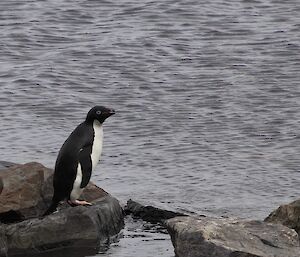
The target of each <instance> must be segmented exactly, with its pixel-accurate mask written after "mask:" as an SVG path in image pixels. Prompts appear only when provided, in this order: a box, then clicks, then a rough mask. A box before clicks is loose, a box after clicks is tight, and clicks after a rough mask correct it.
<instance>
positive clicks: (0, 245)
mask: <svg viewBox="0 0 300 257" xmlns="http://www.w3.org/2000/svg"><path fill="white" fill-rule="evenodd" d="M0 256H1V257H2V256H3V257H6V256H7V244H6V237H5V233H4V228H3V227H1V226H0Z"/></svg>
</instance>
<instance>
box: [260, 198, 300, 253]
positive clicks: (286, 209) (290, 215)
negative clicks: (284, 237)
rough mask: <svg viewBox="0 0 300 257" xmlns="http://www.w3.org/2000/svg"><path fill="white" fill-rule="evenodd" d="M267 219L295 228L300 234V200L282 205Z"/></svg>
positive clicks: (267, 220)
mask: <svg viewBox="0 0 300 257" xmlns="http://www.w3.org/2000/svg"><path fill="white" fill-rule="evenodd" d="M265 221H266V222H270V223H275V224H282V225H285V226H287V227H289V228H292V229H295V230H296V232H297V233H298V234H300V200H296V201H294V202H292V203H289V204H285V205H281V206H280V207H279V208H278V209H277V210H275V211H273V212H272V213H271V214H270V215H269V216H268V217H267V218H266V219H265ZM299 256H300V254H299Z"/></svg>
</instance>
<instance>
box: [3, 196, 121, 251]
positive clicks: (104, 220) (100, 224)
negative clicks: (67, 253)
mask: <svg viewBox="0 0 300 257" xmlns="http://www.w3.org/2000/svg"><path fill="white" fill-rule="evenodd" d="M123 225H124V223H123V217H122V209H121V208H120V206H119V202H118V201H117V200H116V199H115V198H113V197H111V196H109V195H107V196H106V197H103V198H101V199H99V200H98V201H96V202H94V204H93V206H89V207H84V206H79V207H74V208H64V209H62V210H61V211H59V212H56V213H54V214H52V215H49V216H47V217H45V218H43V219H39V218H34V219H30V220H25V221H23V222H19V223H15V224H10V225H6V226H5V235H6V238H7V248H8V255H9V256H16V255H20V256H23V255H29V256H30V255H34V254H39V253H42V252H45V251H50V250H51V251H52V250H55V249H59V248H73V249H76V248H81V249H82V248H86V249H95V250H97V249H99V247H101V246H103V245H106V244H108V243H109V242H110V240H111V239H112V238H113V237H114V236H115V235H117V234H118V233H119V232H120V229H121V228H122V227H123Z"/></svg>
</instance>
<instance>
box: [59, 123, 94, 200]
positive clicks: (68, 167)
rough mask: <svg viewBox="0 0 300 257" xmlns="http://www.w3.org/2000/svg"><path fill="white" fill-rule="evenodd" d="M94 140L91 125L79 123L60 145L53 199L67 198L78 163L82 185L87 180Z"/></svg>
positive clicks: (90, 167) (90, 168)
mask: <svg viewBox="0 0 300 257" xmlns="http://www.w3.org/2000/svg"><path fill="white" fill-rule="evenodd" d="M93 140H94V130H93V125H92V124H90V123H87V122H83V123H81V124H80V125H79V126H78V127H77V128H76V129H75V130H74V131H73V132H72V133H71V135H70V136H69V137H68V139H67V140H66V141H65V143H64V144H63V146H62V147H61V149H60V151H59V154H58V157H57V160H56V164H55V171H54V178H53V187H54V196H53V200H54V201H61V200H64V199H69V197H70V193H71V191H72V188H73V183H74V181H75V179H76V174H77V166H78V163H80V164H81V168H82V176H83V180H82V184H81V187H84V186H86V185H87V183H88V182H89V179H90V176H91V172H92V161H91V157H90V155H91V151H92V146H93Z"/></svg>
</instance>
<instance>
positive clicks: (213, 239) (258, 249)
mask: <svg viewBox="0 0 300 257" xmlns="http://www.w3.org/2000/svg"><path fill="white" fill-rule="evenodd" d="M165 224H166V226H167V229H168V232H169V234H170V235H171V239H172V243H173V245H174V248H175V253H176V256H177V257H275V256H276V257H299V256H300V247H299V239H298V235H297V233H296V232H295V231H294V230H292V229H289V228H287V227H285V226H283V225H281V224H269V223H265V222H262V221H245V220H240V219H231V218H226V219H225V218H222V219H218V218H208V217H201V218H194V217H175V218H173V219H170V220H167V221H166V222H165Z"/></svg>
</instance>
